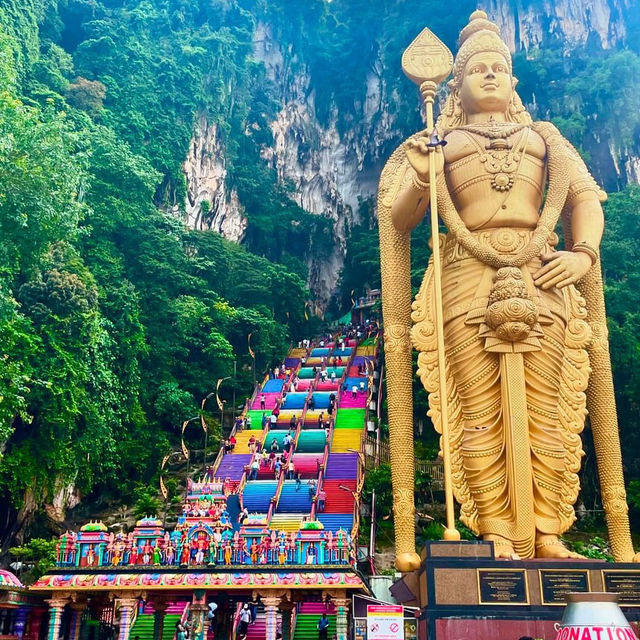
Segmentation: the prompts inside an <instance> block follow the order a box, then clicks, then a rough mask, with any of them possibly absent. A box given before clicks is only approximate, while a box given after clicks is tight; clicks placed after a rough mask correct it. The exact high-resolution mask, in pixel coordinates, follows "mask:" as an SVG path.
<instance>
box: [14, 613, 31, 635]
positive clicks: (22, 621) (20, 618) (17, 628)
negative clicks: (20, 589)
mask: <svg viewBox="0 0 640 640" xmlns="http://www.w3.org/2000/svg"><path fill="white" fill-rule="evenodd" d="M28 614H29V610H28V609H27V607H20V608H19V609H18V610H17V611H16V617H15V619H14V621H13V635H15V636H18V638H20V640H22V638H24V632H25V628H26V626H27V616H28Z"/></svg>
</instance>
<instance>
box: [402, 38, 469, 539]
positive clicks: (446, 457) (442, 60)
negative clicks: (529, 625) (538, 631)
mask: <svg viewBox="0 0 640 640" xmlns="http://www.w3.org/2000/svg"><path fill="white" fill-rule="evenodd" d="M452 68H453V55H452V53H451V51H449V49H447V47H446V46H445V45H444V44H443V43H442V42H441V41H440V39H439V38H437V37H436V36H435V35H434V34H433V33H432V32H431V31H430V30H429V29H423V30H422V32H421V33H420V34H419V35H418V37H417V38H416V39H415V40H414V41H413V42H412V43H411V44H410V45H409V47H407V49H406V50H405V52H404V54H403V56H402V70H403V71H404V73H405V75H406V76H407V77H408V78H410V79H411V80H412V81H413V82H415V83H416V84H417V85H418V86H419V87H420V94H421V96H422V99H423V100H424V104H425V109H426V116H427V132H429V133H430V134H431V142H430V143H429V145H428V146H427V148H428V150H429V152H430V154H431V158H430V162H429V198H430V209H431V244H432V251H433V282H434V287H435V325H436V338H437V341H438V383H439V395H440V422H441V431H442V460H443V466H444V494H445V504H446V516H447V525H446V528H445V531H444V539H445V540H460V532H459V531H458V530H457V529H456V525H455V511H454V501H453V484H452V480H451V443H450V441H449V411H448V409H449V406H448V405H449V402H448V398H449V396H448V392H447V378H446V369H445V366H446V363H445V352H444V324H443V312H442V273H441V263H440V234H439V232H438V227H439V225H438V197H437V190H436V179H437V176H436V165H435V161H434V160H435V153H436V151H437V150H438V146H440V145H441V144H442V143H441V142H440V141H439V139H438V136H437V132H436V131H435V126H434V118H433V102H434V99H435V95H436V90H437V88H438V85H439V84H440V83H441V82H442V81H443V80H444V79H445V78H446V77H447V76H448V75H449V74H450V73H451V69H452Z"/></svg>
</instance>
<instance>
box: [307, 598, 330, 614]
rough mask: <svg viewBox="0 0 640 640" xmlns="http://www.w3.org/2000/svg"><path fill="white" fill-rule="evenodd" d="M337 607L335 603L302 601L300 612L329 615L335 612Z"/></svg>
mask: <svg viewBox="0 0 640 640" xmlns="http://www.w3.org/2000/svg"><path fill="white" fill-rule="evenodd" d="M335 612H336V608H335V606H334V605H333V603H331V602H330V603H329V604H325V603H324V602H313V601H311V602H301V603H300V613H316V614H323V613H326V614H327V615H332V614H335Z"/></svg>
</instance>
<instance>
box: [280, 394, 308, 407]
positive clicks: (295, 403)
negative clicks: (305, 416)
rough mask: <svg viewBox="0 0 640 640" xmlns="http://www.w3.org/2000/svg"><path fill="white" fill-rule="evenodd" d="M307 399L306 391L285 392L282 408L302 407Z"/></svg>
mask: <svg viewBox="0 0 640 640" xmlns="http://www.w3.org/2000/svg"><path fill="white" fill-rule="evenodd" d="M306 400H307V394H306V393H295V392H294V393H287V397H286V398H285V399H284V402H283V403H282V408H283V409H302V408H303V407H304V403H305V402H306Z"/></svg>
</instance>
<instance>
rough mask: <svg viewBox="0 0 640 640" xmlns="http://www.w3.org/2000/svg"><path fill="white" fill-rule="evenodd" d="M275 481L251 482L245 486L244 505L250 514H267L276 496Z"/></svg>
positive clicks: (243, 493) (276, 484)
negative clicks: (272, 499)
mask: <svg viewBox="0 0 640 640" xmlns="http://www.w3.org/2000/svg"><path fill="white" fill-rule="evenodd" d="M277 487H278V483H277V482H276V481H275V480H251V481H249V482H247V484H245V485H244V491H243V492H242V505H243V506H244V507H246V508H247V509H248V510H249V513H267V511H269V505H270V504H271V498H272V497H273V496H274V495H275V494H276V488H277Z"/></svg>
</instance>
